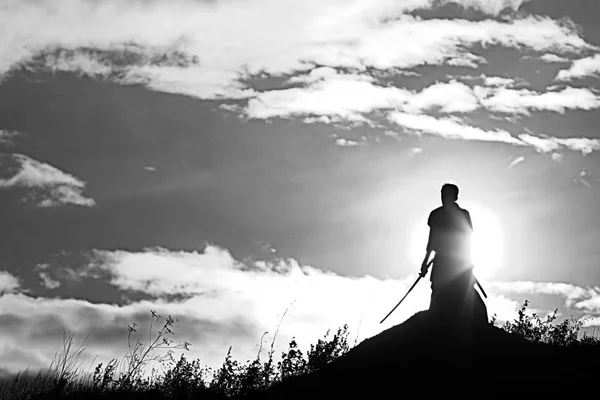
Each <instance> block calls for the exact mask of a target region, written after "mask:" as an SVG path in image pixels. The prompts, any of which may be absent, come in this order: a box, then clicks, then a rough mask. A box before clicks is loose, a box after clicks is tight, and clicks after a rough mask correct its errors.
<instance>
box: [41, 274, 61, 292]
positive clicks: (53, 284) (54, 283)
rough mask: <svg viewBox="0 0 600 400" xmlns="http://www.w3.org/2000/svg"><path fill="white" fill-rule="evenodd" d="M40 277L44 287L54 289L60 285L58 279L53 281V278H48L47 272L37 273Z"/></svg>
mask: <svg viewBox="0 0 600 400" xmlns="http://www.w3.org/2000/svg"><path fill="white" fill-rule="evenodd" d="M38 275H39V277H40V279H41V280H42V284H43V286H44V287H45V288H46V289H50V290H52V289H56V288H59V287H60V282H59V281H55V280H54V279H52V278H50V275H48V273H47V272H40V273H38Z"/></svg>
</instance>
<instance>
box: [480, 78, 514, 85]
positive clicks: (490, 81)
mask: <svg viewBox="0 0 600 400" xmlns="http://www.w3.org/2000/svg"><path fill="white" fill-rule="evenodd" d="M483 82H484V84H485V85H486V86H511V85H514V84H515V83H516V81H515V80H514V79H513V78H505V77H502V76H484V77H483Z"/></svg>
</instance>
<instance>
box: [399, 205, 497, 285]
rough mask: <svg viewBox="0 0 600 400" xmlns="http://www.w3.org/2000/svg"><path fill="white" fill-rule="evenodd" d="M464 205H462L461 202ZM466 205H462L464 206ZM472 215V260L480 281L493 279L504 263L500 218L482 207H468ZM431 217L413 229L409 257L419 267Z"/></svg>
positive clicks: (422, 220) (423, 253) (425, 217)
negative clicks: (428, 220)
mask: <svg viewBox="0 0 600 400" xmlns="http://www.w3.org/2000/svg"><path fill="white" fill-rule="evenodd" d="M459 204H460V203H459ZM462 206H463V205H461V207H462ZM464 208H466V209H467V210H468V211H469V214H471V220H472V222H473V230H474V232H473V237H472V242H471V244H472V246H471V260H472V261H473V264H474V265H475V270H474V271H475V276H476V277H477V278H478V279H480V280H489V279H492V278H493V277H494V276H495V273H496V272H497V271H499V270H500V269H501V268H502V266H503V263H504V234H503V231H502V226H501V224H500V221H499V220H498V218H497V217H496V216H495V215H494V213H493V212H492V211H490V210H489V209H488V208H486V207H483V206H480V205H478V204H469V205H464ZM427 217H428V214H427V215H424V216H423V218H421V219H420V221H419V222H420V223H419V224H418V225H417V226H415V227H414V228H413V230H412V235H411V239H410V254H409V258H410V260H411V262H413V264H415V265H417V266H418V265H420V263H421V261H422V260H423V256H424V255H425V246H426V245H427V237H428V235H429V228H428V227H427Z"/></svg>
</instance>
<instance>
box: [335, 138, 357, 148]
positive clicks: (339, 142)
mask: <svg viewBox="0 0 600 400" xmlns="http://www.w3.org/2000/svg"><path fill="white" fill-rule="evenodd" d="M335 145H336V146H339V147H356V146H358V145H360V143H359V142H357V141H356V140H352V139H346V138H342V137H340V138H337V139H335Z"/></svg>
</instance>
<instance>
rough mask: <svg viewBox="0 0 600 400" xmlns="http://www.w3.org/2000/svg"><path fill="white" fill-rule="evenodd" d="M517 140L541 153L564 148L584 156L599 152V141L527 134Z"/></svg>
mask: <svg viewBox="0 0 600 400" xmlns="http://www.w3.org/2000/svg"><path fill="white" fill-rule="evenodd" d="M519 139H521V140H522V141H523V142H525V143H527V144H529V145H531V146H533V147H535V148H536V149H537V150H538V151H541V152H543V153H550V152H554V151H557V150H560V149H564V148H566V149H569V150H573V151H580V152H581V153H582V154H584V155H586V154H589V153H591V152H592V151H598V150H600V139H590V138H557V137H550V136H532V135H530V134H527V133H523V134H521V135H519Z"/></svg>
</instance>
